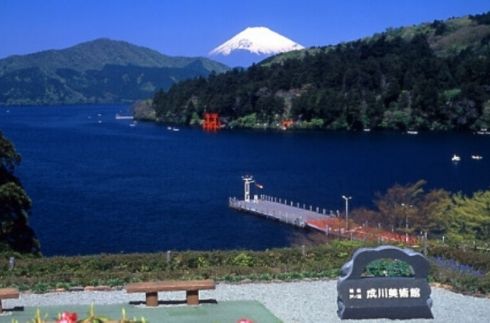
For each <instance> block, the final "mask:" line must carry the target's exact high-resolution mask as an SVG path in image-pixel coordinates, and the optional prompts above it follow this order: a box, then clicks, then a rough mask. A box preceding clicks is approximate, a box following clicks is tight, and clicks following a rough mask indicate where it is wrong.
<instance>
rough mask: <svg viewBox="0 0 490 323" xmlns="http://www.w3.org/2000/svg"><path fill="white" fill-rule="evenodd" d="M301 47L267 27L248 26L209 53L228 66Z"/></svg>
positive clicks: (243, 63)
mask: <svg viewBox="0 0 490 323" xmlns="http://www.w3.org/2000/svg"><path fill="white" fill-rule="evenodd" d="M303 48H304V47H303V46H301V45H300V44H298V43H296V42H294V41H292V40H291V39H289V38H286V37H284V36H282V35H280V34H278V33H276V32H274V31H272V30H270V29H269V28H267V27H248V28H246V29H245V30H243V31H241V32H240V33H238V34H236V35H235V36H233V37H232V38H230V39H229V40H227V41H226V42H224V43H223V44H221V45H219V46H218V47H216V48H215V49H213V50H212V51H211V52H210V53H209V55H210V56H213V59H216V60H219V61H220V62H223V63H225V64H227V65H229V66H249V65H251V64H252V63H256V62H258V61H261V60H263V59H265V58H267V57H269V56H271V55H275V54H279V53H284V52H289V51H292V50H299V49H303Z"/></svg>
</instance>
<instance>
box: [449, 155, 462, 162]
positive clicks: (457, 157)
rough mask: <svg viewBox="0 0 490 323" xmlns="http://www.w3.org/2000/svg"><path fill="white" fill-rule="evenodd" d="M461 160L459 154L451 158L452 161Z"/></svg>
mask: <svg viewBox="0 0 490 323" xmlns="http://www.w3.org/2000/svg"><path fill="white" fill-rule="evenodd" d="M460 160H461V157H459V156H458V155H456V154H454V155H453V157H452V158H451V161H453V162H459V161H460Z"/></svg>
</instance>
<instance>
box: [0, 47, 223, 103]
mask: <svg viewBox="0 0 490 323" xmlns="http://www.w3.org/2000/svg"><path fill="white" fill-rule="evenodd" d="M226 70H228V68H227V67H226V66H225V65H223V64H220V63H218V62H215V61H212V60H210V59H206V58H201V57H171V56H166V55H163V54H161V53H159V52H157V51H155V50H152V49H149V48H145V47H140V46H135V45H132V44H130V43H127V42H124V41H114V40H110V39H96V40H94V41H90V42H85V43H81V44H78V45H76V46H73V47H70V48H66V49H62V50H48V51H43V52H38V53H34V54H29V55H23V56H18V55H16V56H10V57H7V58H5V59H2V60H0V105H25V104H32V105H40V104H76V103H120V102H132V101H135V100H138V99H147V98H151V96H152V95H153V93H154V92H155V91H156V90H157V89H160V88H163V89H168V88H169V87H170V86H171V85H173V84H174V83H176V82H178V81H181V80H185V79H188V78H194V77H197V76H207V75H209V73H211V72H216V73H221V72H224V71H226Z"/></svg>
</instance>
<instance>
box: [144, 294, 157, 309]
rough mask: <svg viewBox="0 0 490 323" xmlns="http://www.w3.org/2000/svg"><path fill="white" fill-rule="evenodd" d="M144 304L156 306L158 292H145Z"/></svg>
mask: <svg viewBox="0 0 490 323" xmlns="http://www.w3.org/2000/svg"><path fill="white" fill-rule="evenodd" d="M146 306H158V292H153V293H146Z"/></svg>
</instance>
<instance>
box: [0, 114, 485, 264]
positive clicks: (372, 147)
mask: <svg viewBox="0 0 490 323" xmlns="http://www.w3.org/2000/svg"><path fill="white" fill-rule="evenodd" d="M127 112H128V107H127V106H67V107H18V108H0V130H1V131H2V132H3V133H4V135H5V136H7V137H8V138H9V139H11V140H12V141H13V142H14V144H15V146H16V148H17V150H18V151H19V152H20V153H21V155H22V157H23V160H22V164H21V166H20V167H19V168H18V169H17V171H16V174H17V175H18V176H19V177H20V178H21V180H22V183H23V185H24V186H25V188H26V190H27V192H28V194H29V195H30V196H31V198H32V200H33V209H32V215H31V220H30V221H31V224H32V226H33V228H34V229H35V231H36V232H37V234H38V237H39V239H40V241H41V246H42V251H43V253H44V254H45V255H73V254H93V253H100V252H140V251H141V252H146V251H164V250H186V249H230V248H251V249H265V248H271V247H280V246H287V245H290V244H292V243H294V242H295V241H298V239H302V238H305V235H307V233H304V232H303V231H301V230H297V229H295V228H291V227H289V226H287V225H284V224H280V223H278V222H273V221H269V220H264V219H261V218H258V217H255V216H252V215H246V214H241V213H237V212H235V211H233V210H230V209H229V208H228V205H227V201H228V197H229V196H238V197H241V196H242V194H243V184H242V180H241V176H242V175H244V174H253V175H254V176H255V178H256V179H257V182H259V183H260V184H262V185H263V186H264V189H263V190H261V191H257V190H256V191H255V193H258V194H260V193H263V194H268V195H273V196H277V197H281V198H286V199H287V200H293V201H295V202H296V201H298V202H301V203H306V204H307V205H310V204H312V205H313V206H314V207H316V206H319V207H320V208H326V209H327V210H330V209H332V210H337V209H340V210H342V209H343V207H344V201H343V200H342V199H341V195H342V194H348V195H351V196H352V197H353V199H352V201H351V206H352V207H360V206H371V205H372V200H373V198H374V194H375V192H377V191H385V190H386V189H387V188H389V187H391V186H392V185H393V184H395V183H400V184H406V183H409V182H415V181H417V180H419V179H426V180H427V181H428V185H427V188H433V187H441V188H445V189H447V190H450V191H462V192H465V193H472V192H473V191H476V190H479V189H488V188H489V185H490V136H478V135H473V134H454V133H451V134H447V133H437V134H419V135H416V136H413V135H406V134H397V133H376V132H371V133H325V132H296V133H291V132H265V131H264V132H262V131H222V132H219V133H204V132H202V131H201V130H199V129H189V128H181V129H180V131H169V130H167V127H166V126H163V125H157V124H153V123H141V122H140V123H138V124H137V125H136V126H135V127H131V126H130V123H131V121H130V120H116V119H115V114H116V113H122V114H125V113H127ZM99 121H100V122H99ZM454 153H457V154H459V155H460V156H461V158H462V160H461V162H459V163H458V164H454V163H452V162H451V160H450V159H451V156H452V155H453V154H454ZM472 154H480V155H482V156H484V158H483V160H480V161H475V160H472V159H471V158H470V156H471V155H472ZM306 238H308V237H307V236H306Z"/></svg>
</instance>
